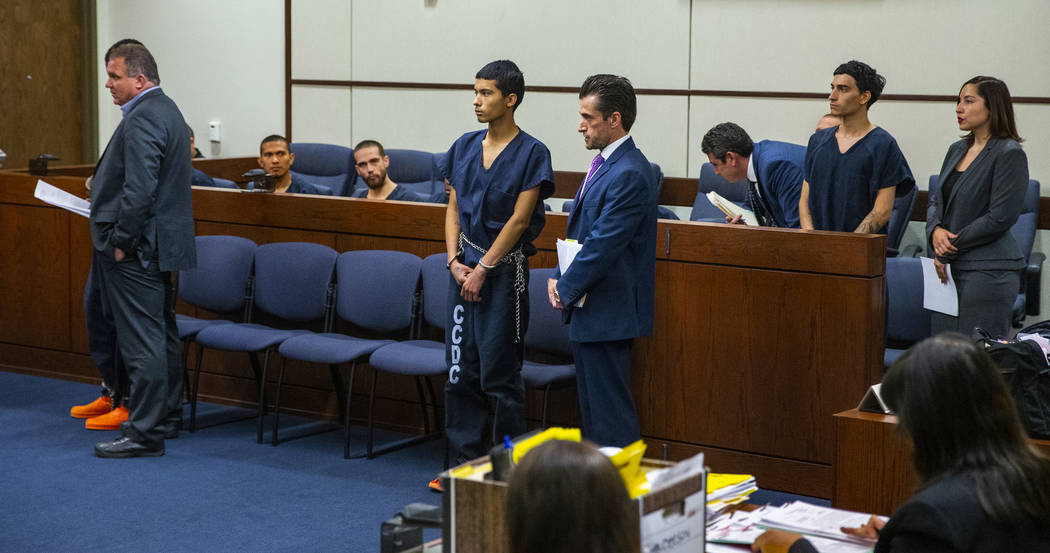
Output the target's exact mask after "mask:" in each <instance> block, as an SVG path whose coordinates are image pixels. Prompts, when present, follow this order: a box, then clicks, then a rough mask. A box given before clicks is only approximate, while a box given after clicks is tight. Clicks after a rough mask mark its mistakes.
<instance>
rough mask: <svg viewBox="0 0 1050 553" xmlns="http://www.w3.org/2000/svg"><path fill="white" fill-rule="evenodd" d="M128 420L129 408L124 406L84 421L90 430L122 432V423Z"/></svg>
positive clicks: (85, 426)
mask: <svg viewBox="0 0 1050 553" xmlns="http://www.w3.org/2000/svg"><path fill="white" fill-rule="evenodd" d="M126 420H128V408H127V407H124V406H120V407H117V408H116V409H114V410H112V411H110V412H108V413H106V414H105V415H99V416H97V417H92V418H90V419H88V420H86V421H84V428H87V429H88V430H120V423H122V422H124V421H126Z"/></svg>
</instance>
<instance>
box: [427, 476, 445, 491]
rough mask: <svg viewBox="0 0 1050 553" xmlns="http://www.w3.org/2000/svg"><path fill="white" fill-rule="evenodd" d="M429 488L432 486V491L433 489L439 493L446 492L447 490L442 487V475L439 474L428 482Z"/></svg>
mask: <svg viewBox="0 0 1050 553" xmlns="http://www.w3.org/2000/svg"><path fill="white" fill-rule="evenodd" d="M427 488H430V491H432V492H437V493H444V492H445V490H444V489H442V488H441V477H440V476H438V477H437V478H435V479H433V480H431V481H430V483H429V484H427Z"/></svg>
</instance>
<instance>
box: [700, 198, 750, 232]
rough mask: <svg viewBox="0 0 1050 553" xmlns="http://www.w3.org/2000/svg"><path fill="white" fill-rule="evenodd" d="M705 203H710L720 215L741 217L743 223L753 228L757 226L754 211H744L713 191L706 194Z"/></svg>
mask: <svg viewBox="0 0 1050 553" xmlns="http://www.w3.org/2000/svg"><path fill="white" fill-rule="evenodd" d="M707 201H709V202H711V205H713V206H715V207H717V208H718V209H721V210H722V213H725V214H726V215H728V216H730V217H736V216H737V215H742V216H743V220H744V222H745V223H747V224H749V225H751V226H753V227H757V226H758V218H757V217H755V212H754V211H751V210H750V209H744V208H742V207H740V206H738V205H736V204H735V203H733V202H731V201H729V200H727V199H725V197H724V196H722V195H721V194H719V193H718V192H715V191H714V190H712V191H710V192H708V193H707Z"/></svg>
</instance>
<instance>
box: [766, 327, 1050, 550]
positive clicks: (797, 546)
mask: <svg viewBox="0 0 1050 553" xmlns="http://www.w3.org/2000/svg"><path fill="white" fill-rule="evenodd" d="M882 396H883V399H884V400H885V401H886V404H887V405H888V406H889V407H890V408H891V409H893V410H894V411H895V412H896V413H897V417H898V423H897V424H898V428H899V429H900V430H901V431H902V432H903V433H904V435H906V436H908V438H910V440H911V442H912V444H913V446H914V464H915V470H916V472H917V474H918V476H919V481H920V484H919V491H918V493H916V494H915V495H914V496H913V497H912V498H911V499H909V500H908V501H907V502H906V503H905V504H904V505H903V506H902V507H901V508H900V509H898V510H897V512H896V513H894V514H893V516H892V517H890V519H889V522H886V523H885V524H884V523H883V522H882V519H881V518H878V517H874V516H873V517H872V519H871V521H869V522H868V524H866V525H865V526H862V527H861V528H857V529H847V528H843V531H844V532H847V533H851V534H855V535H860V536H865V537H868V538H871V539H875V538H878V542H877V543H876V545H875V553H887V552H894V553H900V552H905V551H922V552H988V553H992V552H1004V553H1005V552H1015V551H1016V552H1022V551H1024V552H1028V551H1050V461H1048V460H1047V459H1045V458H1043V457H1041V456H1040V455H1039V454H1038V453H1037V452H1036V450H1035V449H1033V448H1032V446H1031V445H1029V443H1028V438H1027V437H1026V435H1025V433H1024V430H1023V429H1022V427H1021V421H1020V419H1019V418H1018V416H1017V408H1016V406H1015V405H1014V401H1013V398H1012V397H1011V396H1010V393H1009V392H1008V391H1007V389H1006V385H1005V383H1004V382H1003V379H1002V376H1001V375H1000V374H999V370H998V369H997V368H996V366H995V364H994V363H993V362H992V360H991V358H990V357H988V355H987V354H986V353H985V352H984V351H983V350H981V349H980V348H978V347H977V346H975V345H974V344H973V343H972V342H970V341H969V340H968V339H967V338H966V337H965V336H962V335H961V334H956V333H945V334H940V335H938V336H934V337H933V338H927V339H926V340H923V341H922V342H920V343H918V344H916V345H915V346H914V347H912V348H911V349H910V350H908V351H907V352H906V353H905V354H904V355H903V356H901V358H900V359H899V360H897V362H896V363H894V364H893V365H892V366H891V367H890V370H889V372H888V373H887V374H886V378H885V379H884V380H883V382H882ZM778 547H779V549H778ZM751 549H752V550H753V551H763V552H765V553H769V552H771V551H778V550H779V551H785V550H786V551H788V552H789V553H806V552H812V551H815V549H813V547H812V545H810V543H809V542H808V541H807V540H805V539H803V538H802V537H801V536H799V535H798V534H791V533H787V532H776V531H770V532H767V533H766V534H763V535H762V536H760V537H759V539H758V540H756V541H755V543H754V544H753V545H752V546H751Z"/></svg>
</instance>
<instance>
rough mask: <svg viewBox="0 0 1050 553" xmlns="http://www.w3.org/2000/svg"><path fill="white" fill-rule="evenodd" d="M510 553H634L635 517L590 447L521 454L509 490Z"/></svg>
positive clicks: (615, 477) (550, 446) (563, 445)
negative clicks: (522, 456) (523, 455)
mask: <svg viewBox="0 0 1050 553" xmlns="http://www.w3.org/2000/svg"><path fill="white" fill-rule="evenodd" d="M507 528H508V534H509V536H510V551H511V553H562V552H564V553H570V552H571V553H590V552H593V553H637V552H638V551H639V550H640V548H641V538H640V534H639V527H638V513H637V511H636V509H635V507H634V504H633V503H632V502H631V500H630V498H629V497H628V495H627V488H626V487H625V486H624V483H623V479H621V478H620V474H619V472H618V471H617V470H616V467H614V466H613V464H612V461H610V460H609V459H608V458H607V457H606V456H605V455H603V454H602V453H601V452H599V451H598V450H597V449H596V448H595V447H594V446H593V445H591V444H587V443H579V442H568V441H551V442H547V443H544V444H542V445H540V446H538V447H536V448H535V449H533V450H532V451H530V452H529V453H527V454H526V455H525V457H524V458H523V459H522V461H521V463H520V464H519V465H518V466H517V467H516V468H515V469H514V472H513V473H512V475H511V480H510V489H509V490H508V492H507Z"/></svg>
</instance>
